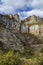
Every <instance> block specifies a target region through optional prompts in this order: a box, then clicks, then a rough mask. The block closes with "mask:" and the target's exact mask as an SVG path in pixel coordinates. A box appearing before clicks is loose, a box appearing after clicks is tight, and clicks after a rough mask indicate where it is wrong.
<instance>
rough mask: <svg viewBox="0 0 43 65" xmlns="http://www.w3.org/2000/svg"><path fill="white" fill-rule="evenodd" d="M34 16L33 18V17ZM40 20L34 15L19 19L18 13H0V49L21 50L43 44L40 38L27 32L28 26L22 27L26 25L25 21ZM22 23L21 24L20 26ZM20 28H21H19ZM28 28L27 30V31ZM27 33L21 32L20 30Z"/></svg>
mask: <svg viewBox="0 0 43 65" xmlns="http://www.w3.org/2000/svg"><path fill="white" fill-rule="evenodd" d="M34 17H35V18H34ZM30 20H32V23H33V20H34V21H35V22H36V20H38V21H39V20H42V21H43V19H41V18H40V19H39V18H37V17H36V16H32V17H29V18H26V19H25V20H23V21H21V20H20V17H19V15H18V14H16V15H1V14H0V49H2V50H12V49H13V50H19V51H23V49H25V48H28V49H30V48H35V49H37V48H38V47H39V46H41V45H43V41H42V39H39V38H38V37H37V36H35V35H33V34H32V33H29V28H28V27H23V26H24V25H25V24H26V26H28V24H27V23H29V22H27V21H30ZM22 25H23V26H22ZM22 27H23V28H22ZM21 29H22V30H21ZM27 29H28V31H27ZM25 30H26V31H27V32H28V33H22V31H25Z"/></svg>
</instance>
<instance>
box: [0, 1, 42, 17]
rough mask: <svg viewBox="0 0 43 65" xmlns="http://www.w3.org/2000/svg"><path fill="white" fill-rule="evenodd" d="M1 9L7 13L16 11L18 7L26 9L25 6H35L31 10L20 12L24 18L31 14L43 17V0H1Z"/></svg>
mask: <svg viewBox="0 0 43 65" xmlns="http://www.w3.org/2000/svg"><path fill="white" fill-rule="evenodd" d="M1 1H2V2H3V4H2V5H0V11H1V12H5V13H8V14H9V13H12V14H13V13H15V12H16V9H19V8H20V9H22V10H23V9H24V7H25V6H26V7H29V8H33V9H32V10H31V11H23V12H18V13H19V15H20V16H21V14H22V16H21V17H22V18H25V17H27V16H30V15H33V14H35V15H37V16H40V17H43V0H1Z"/></svg>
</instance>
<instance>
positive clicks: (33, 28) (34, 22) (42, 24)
mask: <svg viewBox="0 0 43 65" xmlns="http://www.w3.org/2000/svg"><path fill="white" fill-rule="evenodd" d="M22 22H23V23H22V26H21V32H22V33H31V34H34V35H41V36H43V19H41V18H39V17H37V16H35V15H33V16H30V17H28V18H26V19H24V20H23V21H22Z"/></svg>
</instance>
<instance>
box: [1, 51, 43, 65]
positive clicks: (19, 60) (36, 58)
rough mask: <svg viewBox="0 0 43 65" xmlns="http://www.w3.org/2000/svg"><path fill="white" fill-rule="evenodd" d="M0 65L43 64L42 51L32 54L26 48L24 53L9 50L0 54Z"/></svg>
mask: <svg viewBox="0 0 43 65" xmlns="http://www.w3.org/2000/svg"><path fill="white" fill-rule="evenodd" d="M29 53H30V54H29ZM0 65H43V53H41V52H38V53H37V52H34V54H33V55H32V54H31V52H30V51H28V50H27V51H25V52H24V53H20V52H16V53H15V51H9V52H7V53H5V54H2V55H0Z"/></svg>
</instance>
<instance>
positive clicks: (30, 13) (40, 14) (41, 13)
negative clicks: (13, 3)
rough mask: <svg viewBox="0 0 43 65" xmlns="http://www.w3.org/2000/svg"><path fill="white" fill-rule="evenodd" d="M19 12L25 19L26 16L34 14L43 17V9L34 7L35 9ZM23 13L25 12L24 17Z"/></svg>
mask: <svg viewBox="0 0 43 65" xmlns="http://www.w3.org/2000/svg"><path fill="white" fill-rule="evenodd" d="M18 14H19V15H20V17H21V19H24V18H26V17H29V16H32V15H36V16H39V17H43V10H39V9H37V10H36V9H34V10H31V11H23V12H18ZM21 14H23V16H24V17H22V16H21Z"/></svg>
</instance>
